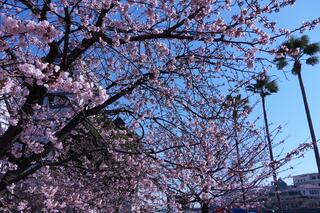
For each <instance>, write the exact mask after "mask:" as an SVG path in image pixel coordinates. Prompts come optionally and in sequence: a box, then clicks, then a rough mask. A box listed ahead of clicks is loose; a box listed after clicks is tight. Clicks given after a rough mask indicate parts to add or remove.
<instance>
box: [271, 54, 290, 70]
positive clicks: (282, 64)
mask: <svg viewBox="0 0 320 213" xmlns="http://www.w3.org/2000/svg"><path fill="white" fill-rule="evenodd" d="M273 61H274V62H276V65H277V68H278V69H279V70H282V69H283V68H285V67H286V66H287V65H288V62H287V61H286V58H284V57H282V58H276V59H274V60H273Z"/></svg>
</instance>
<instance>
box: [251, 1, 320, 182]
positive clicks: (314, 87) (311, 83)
mask: <svg viewBox="0 0 320 213" xmlns="http://www.w3.org/2000/svg"><path fill="white" fill-rule="evenodd" d="M319 9H320V1H319V0H297V2H296V4H295V5H294V6H292V7H288V8H285V9H283V10H282V11H280V12H279V13H277V14H274V15H272V19H273V20H275V21H277V23H278V27H281V28H288V29H294V28H296V27H298V26H299V25H301V23H302V22H303V21H305V20H312V19H315V18H317V17H320V12H319ZM305 34H307V35H309V36H310V40H311V42H320V28H319V27H317V28H316V29H315V30H313V31H306V32H305ZM295 35H297V36H300V34H295ZM272 74H276V75H277V76H278V83H279V86H280V91H279V92H278V93H277V94H274V95H272V96H269V97H268V100H267V108H268V115H269V120H270V122H272V123H273V126H274V127H275V126H276V125H279V124H280V125H283V127H284V128H283V133H282V134H281V135H280V136H279V137H277V139H278V140H282V139H283V138H285V137H288V138H287V139H286V141H285V143H284V144H283V145H281V146H280V147H278V148H277V149H276V150H275V152H276V153H280V152H281V150H282V149H283V151H284V152H287V151H289V150H290V149H292V148H294V147H296V146H298V144H300V143H303V142H305V141H307V140H308V141H310V133H309V129H308V124H307V119H306V115H305V111H304V106H303V101H302V97H301V93H300V88H299V84H298V79H297V77H296V76H293V75H292V74H291V71H290V67H288V68H286V75H284V73H283V72H281V71H278V70H276V68H274V71H272ZM302 76H303V79H304V83H305V87H306V91H307V96H308V101H309V107H310V111H311V115H312V118H313V125H314V128H315V132H316V136H317V139H320V83H319V82H320V65H319V64H318V65H316V66H313V67H312V66H309V65H303V70H302ZM255 110H256V111H258V110H261V107H260V105H259V107H256V109H255ZM319 145H320V144H319ZM319 148H320V147H319ZM290 165H292V166H294V169H293V170H290V171H286V172H283V173H281V175H280V176H282V177H285V176H287V175H290V174H291V175H298V174H303V173H311V172H317V168H316V163H315V159H314V154H313V150H310V151H308V152H306V154H305V157H304V158H300V159H298V160H294V161H292V162H291V163H290ZM286 181H287V182H289V183H290V182H291V180H290V179H286Z"/></svg>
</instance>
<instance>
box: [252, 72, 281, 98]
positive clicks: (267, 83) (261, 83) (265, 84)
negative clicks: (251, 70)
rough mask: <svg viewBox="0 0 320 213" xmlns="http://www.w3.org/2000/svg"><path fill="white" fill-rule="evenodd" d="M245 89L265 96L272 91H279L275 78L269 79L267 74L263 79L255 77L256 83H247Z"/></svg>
mask: <svg viewBox="0 0 320 213" xmlns="http://www.w3.org/2000/svg"><path fill="white" fill-rule="evenodd" d="M246 89H247V90H248V91H250V92H253V93H258V94H260V96H262V97H265V96H267V95H271V94H272V93H277V92H278V91H279V86H278V84H277V82H276V80H270V77H269V76H265V77H264V78H263V79H257V80H256V83H254V84H252V85H249V86H247V87H246Z"/></svg>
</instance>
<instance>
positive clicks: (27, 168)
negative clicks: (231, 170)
mask: <svg viewBox="0 0 320 213" xmlns="http://www.w3.org/2000/svg"><path fill="white" fill-rule="evenodd" d="M294 2H295V1H294V0H281V1H280V0H272V1H266V2H259V1H242V0H237V1H234V2H232V1H228V0H227V1H216V0H210V1H202V0H197V1H194V0H191V1H178V2H176V1H154V0H152V1H149V0H146V1H116V0H106V1H101V2H100V1H88V0H78V1H73V0H61V1H58V0H57V1H56V0H49V1H33V0H9V1H0V16H1V21H0V24H1V28H0V29H1V30H0V43H1V45H0V51H1V53H0V97H1V98H0V101H1V108H5V111H6V112H5V113H6V115H8V116H7V117H8V119H7V123H6V125H5V127H4V128H3V130H2V131H0V132H1V135H0V147H1V149H0V159H1V163H0V172H1V174H0V191H1V193H7V194H6V195H8V199H9V200H10V199H14V197H15V195H16V194H15V193H14V190H18V191H20V192H21V193H19V194H21V195H23V196H25V198H30V197H32V196H31V195H36V197H37V196H38V197H39V199H40V197H42V198H43V200H45V201H44V202H43V203H41V205H40V204H39V208H43V209H46V210H48V211H54V210H58V209H66V208H71V209H79V210H80V208H82V209H81V210H83V211H89V210H90V211H98V210H99V208H104V207H108V208H110V209H115V211H121V208H123V206H125V205H124V204H121V201H123V199H122V198H123V197H130V196H129V194H130V193H131V194H132V195H134V196H132V200H131V201H130V202H129V203H134V204H135V206H132V209H134V208H135V209H140V210H141V211H142V210H143V209H148V208H153V207H154V204H155V202H152V199H153V197H152V196H151V197H150V191H151V190H153V189H156V188H157V189H159V193H160V194H161V193H162V194H161V195H160V194H157V196H158V197H165V196H164V194H165V193H166V192H168V191H164V190H163V189H164V188H166V187H164V186H163V185H162V184H156V182H155V181H153V178H155V177H156V174H158V173H159V172H160V171H162V170H160V169H159V168H161V169H163V167H162V165H163V162H162V161H161V159H160V160H159V158H158V157H155V156H154V154H155V153H154V152H156V148H158V147H159V144H163V143H165V142H167V143H168V145H169V144H171V145H172V144H174V143H176V141H180V140H181V139H182V138H181V137H183V135H181V134H185V132H182V131H181V129H185V128H186V127H187V126H188V127H190V131H188V132H189V133H188V134H187V135H185V137H186V140H188V141H190V143H191V141H192V140H191V138H190V137H187V136H188V135H196V134H200V135H197V137H198V138H201V137H200V136H201V135H206V133H205V132H206V131H209V133H210V134H209V135H215V137H216V135H217V134H220V130H219V129H220V128H218V129H217V132H216V133H215V132H213V131H215V128H213V129H212V128H204V127H202V126H201V125H200V124H201V123H203V124H211V125H220V122H221V124H223V120H224V119H226V118H224V116H223V115H224V114H225V111H226V110H225V108H224V107H223V103H224V102H225V98H224V96H225V95H226V94H229V93H233V92H237V93H238V92H239V89H240V88H241V87H242V86H243V85H244V83H245V81H246V80H248V79H251V78H252V76H254V75H256V74H258V73H257V72H256V71H255V66H259V68H261V67H265V66H268V60H265V59H264V58H262V57H260V56H261V55H260V53H265V52H269V51H271V49H268V48H269V46H268V45H269V44H271V43H272V42H274V41H275V39H276V38H278V37H281V36H286V35H288V34H289V33H290V31H289V30H285V29H277V27H276V23H275V22H274V21H273V20H269V19H268V17H267V16H268V14H269V13H274V12H278V11H279V10H280V9H281V8H283V7H286V6H288V5H292V4H294ZM319 22H320V20H319V19H316V20H313V21H311V22H306V23H304V24H303V25H302V26H300V27H298V28H297V29H294V30H292V31H298V30H300V31H304V30H306V29H308V28H313V27H315V26H316V25H317V24H318V23H319ZM271 52H272V51H271ZM259 70H260V69H259ZM228 90H229V91H228ZM226 91H228V92H226ZM2 106H5V107H2ZM119 117H122V118H124V123H125V125H123V124H121V125H119V126H120V127H113V128H108V125H106V123H112V121H113V120H115V119H116V118H119ZM118 121H119V119H118ZM197 122H198V123H199V124H198V123H197ZM120 123H121V122H120ZM191 123H193V125H199V127H193V126H192V128H191V126H190V125H191ZM124 126H126V128H124ZM1 127H2V126H1ZM160 127H161V130H162V132H161V133H159V132H158V131H157V130H158V129H159V128H160ZM197 128H200V129H197ZM178 130H179V131H178ZM191 130H192V131H194V132H192V131H191ZM200 130H201V131H200ZM157 134H158V135H157ZM159 134H160V135H161V137H159V136H160V135H159ZM225 134H227V133H225ZM173 136H174V137H173ZM219 137H222V138H225V137H227V135H223V136H219ZM169 139H170V141H168V140H169ZM132 141H135V142H132ZM204 141H206V140H204ZM227 141H228V140H227ZM209 142H210V140H208V141H207V142H205V143H208V144H207V145H206V146H207V148H206V147H202V148H201V147H200V148H198V147H197V148H195V149H196V150H197V152H198V153H203V154H204V156H208V158H212V159H213V160H214V159H215V158H216V157H218V156H215V155H214V154H213V153H214V152H213V151H214V150H215V149H216V148H215V147H216V146H217V145H216V144H210V143H209ZM224 143H227V142H224ZM220 146H222V144H221V145H220ZM256 146H257V145H256ZM169 147H170V146H169ZM231 147H232V146H231ZM220 148H221V147H220ZM220 148H219V149H220ZM211 149H214V150H211ZM230 149H232V148H230V144H229V145H228V146H227V145H226V147H222V148H221V151H220V152H222V151H223V152H228V151H230ZM198 150H199V151H198ZM200 151H201V152H200ZM211 151H212V152H213V153H209V152H211ZM172 152H174V151H172ZM215 152H217V151H215ZM175 154H176V153H175ZM226 156H227V155H226ZM173 157H174V158H176V159H173V160H174V161H173V162H179V161H180V160H181V159H180V158H178V157H177V156H176V155H174V156H173ZM199 160H202V159H199ZM227 161H230V159H228V160H227ZM180 163H185V162H180ZM228 163H230V162H228ZM193 167H195V166H193ZM196 171H197V170H196V169H193V170H190V172H194V173H195V174H196ZM157 172H158V173H157ZM181 175H184V174H182V173H181ZM190 175H192V173H191V174H190ZM235 176H237V175H236V174H235ZM187 177H188V175H185V176H183V177H182V178H187ZM76 178H79V179H76ZM112 178H113V179H112ZM114 178H115V179H114ZM117 178H118V179H117ZM104 179H107V180H108V181H104ZM165 180H166V179H165ZM200 182H201V181H200ZM200 182H199V184H200ZM202 182H203V181H202ZM220 182H221V181H220ZM70 186H74V187H73V190H71V189H68V187H69V188H70ZM201 187H202V186H201ZM76 188H78V189H79V191H77V190H76ZM97 188H98V189H100V190H98V192H97V193H94V194H93V192H96V191H97V190H96V189H97ZM81 189H83V190H81ZM106 192H108V193H110V194H109V195H108V196H106V194H105V193H106ZM119 192H121V193H119ZM128 193H129V194H128ZM148 194H149V197H148V198H145V195H148ZM2 197H3V198H4V197H5V196H2ZM66 197H68V198H69V200H64V198H66ZM100 198H101V199H100ZM130 199H131V198H130ZM119 202H120V203H119ZM172 202H174V201H172ZM1 203H2V204H1V205H2V206H1V208H4V209H10V208H15V209H16V210H18V211H21V210H26V209H28V208H38V207H32V206H31V204H30V203H29V202H28V201H27V200H26V199H24V198H23V197H22V201H19V203H17V205H13V204H11V205H10V202H6V200H5V199H1ZM72 203H73V204H72ZM113 204H114V205H113ZM152 204H153V206H152ZM6 205H7V206H6ZM37 205H38V204H37ZM72 205H73V206H72ZM137 211H138V210H137Z"/></svg>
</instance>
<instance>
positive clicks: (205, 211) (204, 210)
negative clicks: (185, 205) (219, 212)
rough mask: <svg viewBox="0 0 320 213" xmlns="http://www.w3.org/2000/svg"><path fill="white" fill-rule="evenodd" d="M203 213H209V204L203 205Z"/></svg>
mask: <svg viewBox="0 0 320 213" xmlns="http://www.w3.org/2000/svg"><path fill="white" fill-rule="evenodd" d="M201 213H209V204H208V203H203V204H202V205H201Z"/></svg>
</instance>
